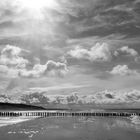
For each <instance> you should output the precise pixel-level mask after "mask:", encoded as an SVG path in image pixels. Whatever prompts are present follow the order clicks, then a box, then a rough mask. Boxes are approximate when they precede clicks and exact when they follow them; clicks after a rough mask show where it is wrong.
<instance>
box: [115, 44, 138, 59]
mask: <svg viewBox="0 0 140 140" xmlns="http://www.w3.org/2000/svg"><path fill="white" fill-rule="evenodd" d="M120 53H124V54H126V55H128V56H133V57H136V56H138V52H137V51H136V50H135V49H132V48H129V47H128V46H123V47H121V48H119V49H118V50H116V51H115V52H114V55H115V56H118V55H119V54H120Z"/></svg>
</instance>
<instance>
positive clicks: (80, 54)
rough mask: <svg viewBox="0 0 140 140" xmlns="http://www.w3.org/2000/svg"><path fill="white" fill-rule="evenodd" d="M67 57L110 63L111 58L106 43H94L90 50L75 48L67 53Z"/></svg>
mask: <svg viewBox="0 0 140 140" xmlns="http://www.w3.org/2000/svg"><path fill="white" fill-rule="evenodd" d="M68 55H70V56H71V57H73V58H77V59H87V60H89V61H110V60H111V58H112V54H111V50H110V48H109V45H108V44H107V43H102V44H100V43H96V44H95V45H94V46H93V47H91V49H90V50H88V49H85V48H81V47H76V48H75V49H74V50H71V51H69V52H68Z"/></svg>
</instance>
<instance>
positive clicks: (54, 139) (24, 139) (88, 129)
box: [0, 117, 140, 140]
mask: <svg viewBox="0 0 140 140" xmlns="http://www.w3.org/2000/svg"><path fill="white" fill-rule="evenodd" d="M0 122H2V121H0ZM0 140H140V124H139V123H138V122H137V121H135V120H130V119H127V118H105V117H102V118H98V117H97V118H94V117H92V118H80V117H79V118H78V117H77V118H76V117H75V118H72V117H66V118H37V119H35V120H30V121H25V122H21V123H17V124H13V125H8V126H2V127H0Z"/></svg>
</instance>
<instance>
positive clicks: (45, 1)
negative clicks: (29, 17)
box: [19, 0, 57, 10]
mask: <svg viewBox="0 0 140 140" xmlns="http://www.w3.org/2000/svg"><path fill="white" fill-rule="evenodd" d="M19 2H20V4H21V6H23V7H25V8H28V9H32V10H40V9H42V8H55V7H56V6H57V2H56V1H55V0H19Z"/></svg>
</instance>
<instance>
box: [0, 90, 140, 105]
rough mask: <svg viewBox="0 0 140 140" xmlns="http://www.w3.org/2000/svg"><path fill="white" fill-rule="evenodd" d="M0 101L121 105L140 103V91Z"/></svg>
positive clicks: (41, 95) (38, 95) (36, 94)
mask: <svg viewBox="0 0 140 140" xmlns="http://www.w3.org/2000/svg"><path fill="white" fill-rule="evenodd" d="M0 100H2V101H5V100H7V102H13V101H16V102H18V103H20V102H21V103H26V104H37V105H38V104H39V105H42V106H43V105H48V104H50V105H56V104H65V105H69V104H80V105H81V104H83V105H86V104H92V105H120V104H121V106H122V104H129V103H130V104H131V105H132V103H135V104H136V103H140V91H139V90H127V91H119V90H104V91H99V92H95V93H94V94H90V95H82V94H79V93H77V92H74V93H71V94H69V95H47V94H44V92H41V93H39V92H33V93H30V92H27V93H26V94H24V95H21V96H18V97H15V96H12V95H10V96H3V95H1V96H0Z"/></svg>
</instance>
